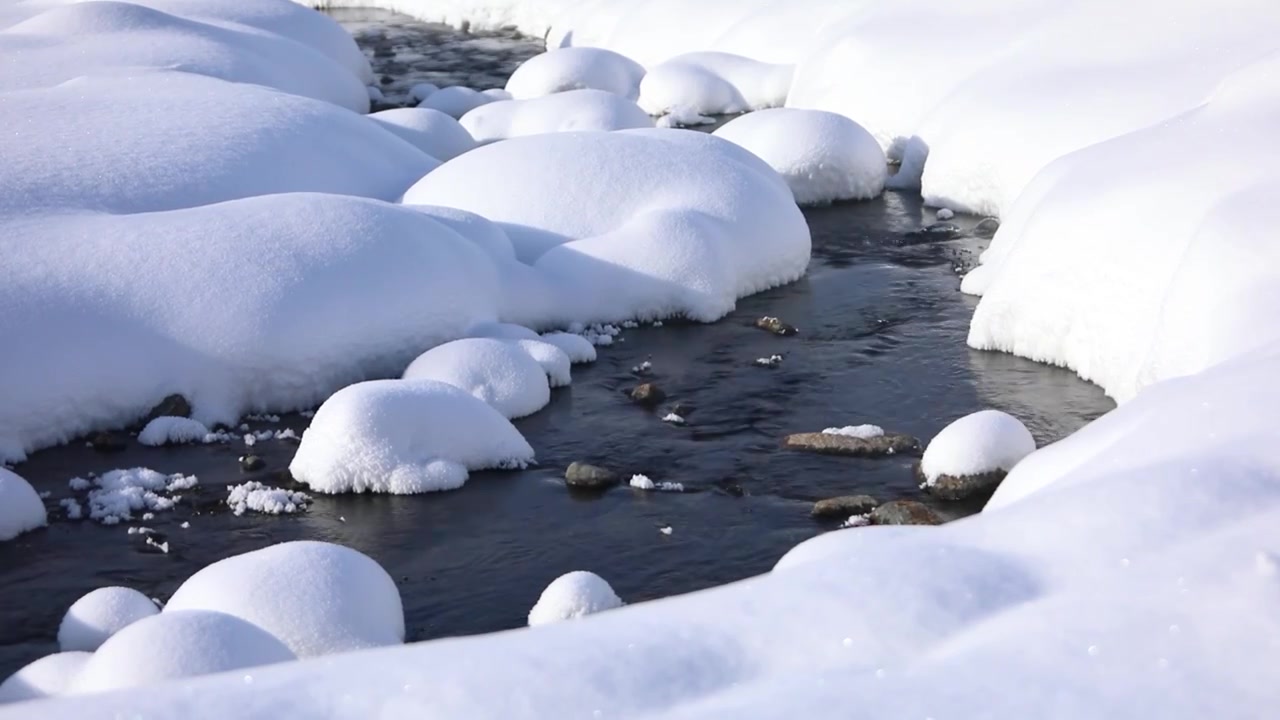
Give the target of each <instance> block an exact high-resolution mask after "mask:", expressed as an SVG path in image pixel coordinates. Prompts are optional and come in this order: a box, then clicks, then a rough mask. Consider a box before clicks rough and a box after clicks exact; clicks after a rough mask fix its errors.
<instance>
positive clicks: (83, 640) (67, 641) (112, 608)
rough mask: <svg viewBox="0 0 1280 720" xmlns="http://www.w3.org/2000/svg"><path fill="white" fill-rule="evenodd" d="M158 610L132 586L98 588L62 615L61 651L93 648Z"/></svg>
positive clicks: (60, 627) (92, 649) (59, 639)
mask: <svg viewBox="0 0 1280 720" xmlns="http://www.w3.org/2000/svg"><path fill="white" fill-rule="evenodd" d="M129 529H130V530H131V531H132V530H133V528H129ZM158 612H160V609H159V608H157V607H156V604H155V603H153V602H151V599H150V598H148V597H147V596H146V595H143V594H142V593H140V592H138V591H137V590H134V589H132V588H127V587H104V588H98V589H97V590H94V591H93V592H91V593H89V594H87V595H85V596H84V597H82V598H80V599H79V600H77V601H75V603H73V604H72V605H71V607H70V608H69V609H68V610H67V614H66V615H63V616H62V624H61V625H60V626H58V647H59V648H61V649H62V650H63V651H64V652H65V651H69V650H85V651H88V652H93V651H94V650H97V649H98V646H100V645H102V643H104V642H106V641H107V638H109V637H111V636H112V635H115V634H116V633H118V632H120V631H121V630H123V629H124V628H125V627H126V626H128V625H131V624H133V623H135V622H137V621H139V620H141V619H143V618H146V617H151V616H152V615H155V614H156V613H158Z"/></svg>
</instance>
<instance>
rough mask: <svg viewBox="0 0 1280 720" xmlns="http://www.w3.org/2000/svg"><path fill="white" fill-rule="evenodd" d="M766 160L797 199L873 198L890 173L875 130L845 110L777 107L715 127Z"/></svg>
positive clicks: (807, 201) (720, 134)
mask: <svg viewBox="0 0 1280 720" xmlns="http://www.w3.org/2000/svg"><path fill="white" fill-rule="evenodd" d="M714 135H715V136H716V137H721V138H724V139H725V140H728V141H729V142H732V143H735V144H737V145H740V146H742V147H744V148H746V149H747V150H749V151H751V153H752V154H754V155H755V156H756V157H758V158H760V159H761V160H764V161H765V162H766V163H768V164H769V166H770V167H772V168H773V169H774V170H777V171H778V174H779V175H781V176H782V177H783V179H784V180H786V181H787V185H788V186H790V187H791V192H792V193H793V194H794V195H795V198H796V202H797V203H799V204H801V205H815V204H819V203H828V202H832V201H834V200H869V199H871V198H874V197H876V196H878V195H879V194H880V193H881V192H882V191H883V190H884V184H885V179H886V178H887V177H888V167H887V165H886V163H887V160H886V159H885V155H884V151H883V150H881V149H880V143H878V142H876V139H875V138H874V137H872V135H871V133H869V132H867V131H866V130H864V129H862V126H861V125H858V124H857V123H855V122H854V121H852V120H850V119H849V118H847V117H845V116H843V115H837V114H835V113H830V112H825V111H822V110H798V109H795V108H773V109H770V110H761V111H759V112H753V113H750V114H748V115H743V116H742V117H739V118H734V119H733V120H730V121H729V122H728V123H725V125H724V126H723V127H721V128H719V129H717V130H716V131H715V133H714Z"/></svg>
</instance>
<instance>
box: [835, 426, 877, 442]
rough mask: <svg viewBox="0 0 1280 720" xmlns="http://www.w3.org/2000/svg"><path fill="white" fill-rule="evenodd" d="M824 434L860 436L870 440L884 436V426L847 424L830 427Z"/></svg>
mask: <svg viewBox="0 0 1280 720" xmlns="http://www.w3.org/2000/svg"><path fill="white" fill-rule="evenodd" d="M822 434H823V435H844V436H845V437H852V438H860V439H863V440H869V439H871V438H878V437H883V436H884V428H882V427H880V426H879V425H846V426H844V427H829V428H826V429H825V430H823V431H822Z"/></svg>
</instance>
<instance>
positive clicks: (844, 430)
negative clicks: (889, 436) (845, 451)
mask: <svg viewBox="0 0 1280 720" xmlns="http://www.w3.org/2000/svg"><path fill="white" fill-rule="evenodd" d="M757 362H759V361H757ZM822 433H823V434H824V435H844V436H846V437H852V438H862V439H864V440H865V439H868V438H877V437H882V436H883V435H884V428H882V427H880V426H879V425H845V426H844V427H829V428H826V429H825V430H823V431H822Z"/></svg>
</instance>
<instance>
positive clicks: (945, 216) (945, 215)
mask: <svg viewBox="0 0 1280 720" xmlns="http://www.w3.org/2000/svg"><path fill="white" fill-rule="evenodd" d="M934 215H935V217H937V218H938V220H939V221H943V220H950V219H951V218H953V217H955V216H956V214H955V213H954V212H952V211H951V210H948V209H947V208H938V212H936V213H935V214H934Z"/></svg>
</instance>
